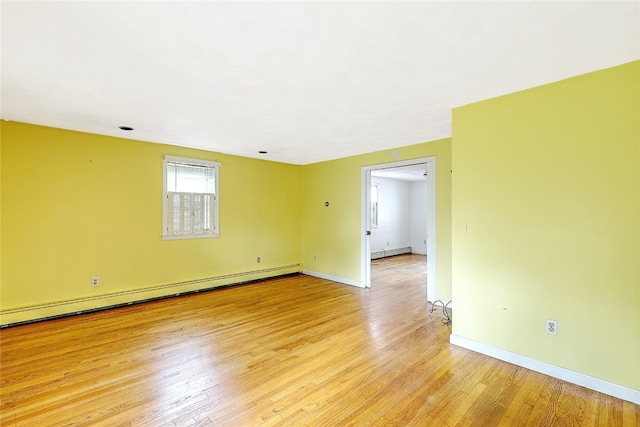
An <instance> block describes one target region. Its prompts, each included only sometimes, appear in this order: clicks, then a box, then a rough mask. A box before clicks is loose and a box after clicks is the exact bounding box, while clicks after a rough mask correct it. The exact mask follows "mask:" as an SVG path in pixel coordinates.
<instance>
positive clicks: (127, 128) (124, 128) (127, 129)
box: [118, 126, 133, 131]
mask: <svg viewBox="0 0 640 427" xmlns="http://www.w3.org/2000/svg"><path fill="white" fill-rule="evenodd" d="M118 129H120V130H126V131H130V130H133V128H132V127H131V126H119V127H118Z"/></svg>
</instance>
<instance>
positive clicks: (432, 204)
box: [360, 156, 437, 302]
mask: <svg viewBox="0 0 640 427" xmlns="http://www.w3.org/2000/svg"><path fill="white" fill-rule="evenodd" d="M421 163H426V164H427V166H426V169H427V299H428V300H429V301H431V302H433V301H435V300H436V299H437V294H436V291H437V290H436V244H435V242H436V237H437V236H436V157H435V156H429V157H421V158H418V159H410V160H403V161H399V162H392V163H382V164H377V165H370V166H362V168H361V169H360V176H361V179H360V183H361V192H360V194H361V197H360V206H361V209H360V210H361V220H360V235H361V236H362V237H361V245H360V248H361V252H360V277H361V284H362V286H363V287H366V288H369V287H371V217H370V215H369V212H370V209H371V171H374V170H378V169H389V168H397V167H401V166H411V165H417V164H421Z"/></svg>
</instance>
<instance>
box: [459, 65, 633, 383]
mask: <svg viewBox="0 0 640 427" xmlns="http://www.w3.org/2000/svg"><path fill="white" fill-rule="evenodd" d="M452 144H453V145H452V156H453V177H452V178H453V180H452V192H453V201H452V215H453V216H452V234H453V251H452V263H453V265H452V277H453V300H454V306H455V310H454V321H453V333H454V334H455V335H458V336H460V337H464V338H468V339H471V340H475V341H477V342H480V343H484V344H487V345H490V346H493V347H497V348H500V349H504V350H507V351H510V352H513V353H517V354H520V355H524V356H527V357H530V358H533V359H537V360H540V361H543V362H547V363H551V364H553V365H556V366H560V367H564V368H567V369H570V370H573V371H577V372H580V373H583V374H586V375H590V376H593V377H596V378H600V379H604V380H606V381H610V382H613V383H616V384H620V385H624V386H628V387H631V388H635V389H640V369H638V361H639V360H640V61H637V62H633V63H630V64H626V65H622V66H619V67H615V68H611V69H607V70H603V71H598V72H594V73H590V74H586V75H583V76H578V77H574V78H571V79H568V80H564V81H560V82H557V83H554V84H550V85H545V86H541V87H537V88H533V89H530V90H526V91H523V92H519V93H514V94H511V95H507V96H503V97H500V98H496V99H491V100H487V101H483V102H479V103H476V104H472V105H467V106H464V107H460V108H457V109H455V110H454V112H453V143H452ZM546 319H555V320H557V321H558V335H557V336H552V335H549V334H546V333H545V328H544V326H545V320H546Z"/></svg>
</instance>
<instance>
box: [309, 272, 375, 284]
mask: <svg viewBox="0 0 640 427" xmlns="http://www.w3.org/2000/svg"><path fill="white" fill-rule="evenodd" d="M302 274H306V275H307V276H313V277H318V278H320V279H326V280H331V281H332V282H338V283H343V284H345V285H349V286H356V287H358V288H364V286H362V283H361V282H357V281H355V280H350V279H343V278H342V277H336V276H331V275H330V274H324V273H318V272H317V271H311V270H302Z"/></svg>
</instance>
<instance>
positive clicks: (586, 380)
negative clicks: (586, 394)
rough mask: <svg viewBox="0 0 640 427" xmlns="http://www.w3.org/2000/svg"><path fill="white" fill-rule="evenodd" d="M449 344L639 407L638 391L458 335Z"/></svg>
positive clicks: (639, 393) (453, 336)
mask: <svg viewBox="0 0 640 427" xmlns="http://www.w3.org/2000/svg"><path fill="white" fill-rule="evenodd" d="M449 342H450V343H451V344H453V345H457V346H458V347H463V348H466V349H468V350H473V351H475V352H477V353H481V354H485V355H487V356H491V357H493V358H496V359H499V360H503V361H505V362H509V363H512V364H514V365H517V366H522V367H523V368H527V369H531V370H532V371H536V372H540V373H541V374H545V375H549V376H550V377H554V378H558V379H560V380H563V381H567V382H570V383H572V384H576V385H579V386H581V387H586V388H589V389H591V390H595V391H598V392H600V393H604V394H608V395H610V396H613V397H617V398H619V399H623V400H626V401H629V402H632V403H635V404H636V405H640V390H635V389H632V388H629V387H625V386H622V385H618V384H615V383H612V382H609V381H605V380H601V379H600V378H595V377H591V376H589V375H585V374H581V373H580V372H576V371H571V370H569V369H565V368H561V367H560V366H556V365H551V364H549V363H546V362H541V361H539V360H536V359H532V358H530V357H526V356H522V355H520V354H516V353H511V352H510V351H506V350H502V349H500V348H496V347H492V346H490V345H487V344H483V343H481V342H477V341H473V340H470V339H468V338H464V337H461V336H458V335H453V334H451V336H450V337H449Z"/></svg>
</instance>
